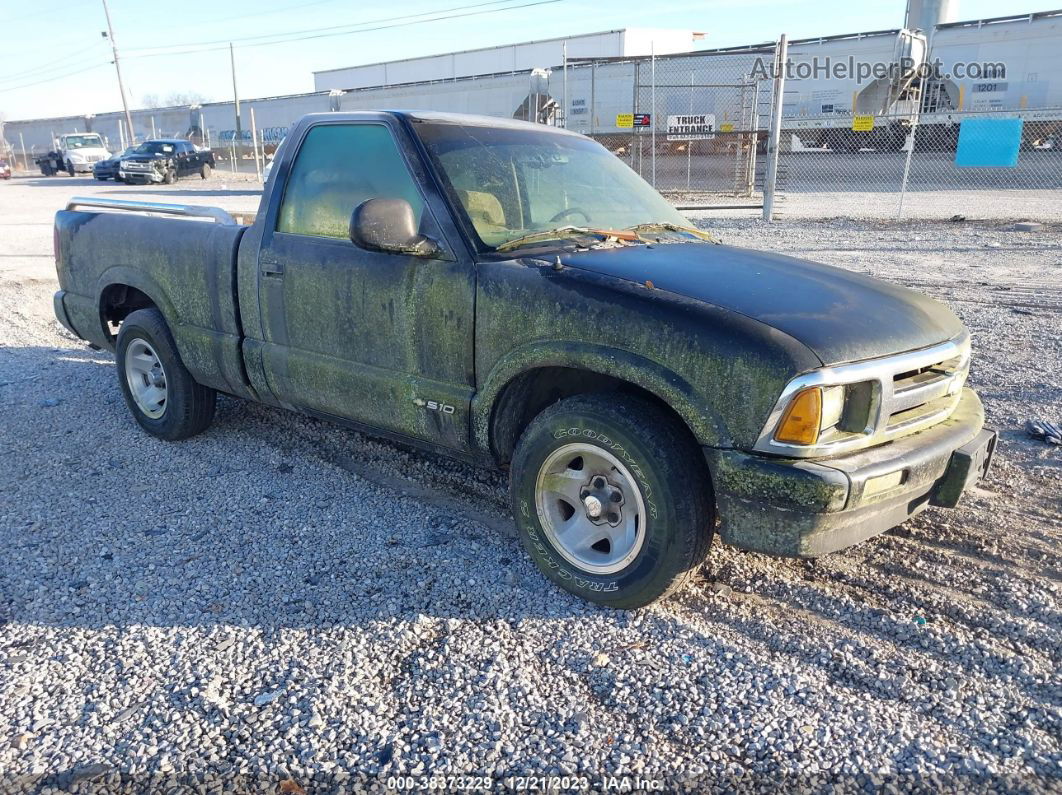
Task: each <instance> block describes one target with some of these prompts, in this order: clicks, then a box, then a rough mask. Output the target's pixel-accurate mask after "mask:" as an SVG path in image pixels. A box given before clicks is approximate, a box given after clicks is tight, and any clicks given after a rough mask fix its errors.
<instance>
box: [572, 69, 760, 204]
mask: <svg viewBox="0 0 1062 795" xmlns="http://www.w3.org/2000/svg"><path fill="white" fill-rule="evenodd" d="M758 56H762V57H767V58H770V57H772V51H771V50H748V51H742V52H740V53H705V54H690V55H681V56H668V57H666V58H665V57H661V58H654V57H650V58H639V59H630V60H623V61H620V60H617V59H606V60H583V61H580V62H577V63H574V64H572V65H570V66H569V67H568V69H567V75H566V76H565V77H564V79H563V83H564V86H563V89H562V91H563V92H565V93H567V96H568V98H567V104H566V107H567V109H568V118H567V119H566V120H565V121H564V123H565V125H566V126H567V127H568V129H572V130H575V131H577V132H581V133H583V134H585V135H589V136H590V137H592V138H595V139H597V140H598V141H600V142H601V143H602V144H603V145H604V146H606V147H607V148H608V149H609V150H610V151H612V152H613V153H614V154H615V155H616V156H617V157H620V158H621V159H623V160H624V161H625V162H627V163H628V164H629V165H630V166H631V168H632V169H634V170H635V171H636V172H638V174H640V175H641V176H642V177H643V178H644V179H645V180H646V181H647V182H649V183H650V184H652V185H653V186H654V187H655V188H656V189H657V190H659V191H660V192H661V193H663V194H664V195H665V196H667V197H668V198H670V199H672V200H673V201H675V202H676V203H677V204H679V205H682V206H705V207H724V206H740V207H747V208H750V209H755V208H757V207H758V206H759V205H758V204H757V202H758V201H759V194H760V191H761V190H762V186H763V162H762V159H761V158H760V154H761V152H762V145H761V144H762V141H763V140H764V131H765V130H766V127H765V125H766V121H767V117H768V115H769V113H770V86H771V84H770V81H769V80H764V79H756V78H753V77H751V76H750V75H751V74H752V73H753V71H754V70H753V63H754V60H755V58H756V57H758ZM556 78H557V75H556V74H554V75H553V76H552V79H551V90H552V91H553V92H554V96H556V92H557V88H558V86H557V79H556Z"/></svg>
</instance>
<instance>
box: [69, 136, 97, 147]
mask: <svg viewBox="0 0 1062 795" xmlns="http://www.w3.org/2000/svg"><path fill="white" fill-rule="evenodd" d="M63 146H64V147H65V148H67V149H88V148H90V147H91V148H93V149H102V148H103V140H102V139H101V138H100V137H99V136H98V135H66V136H63Z"/></svg>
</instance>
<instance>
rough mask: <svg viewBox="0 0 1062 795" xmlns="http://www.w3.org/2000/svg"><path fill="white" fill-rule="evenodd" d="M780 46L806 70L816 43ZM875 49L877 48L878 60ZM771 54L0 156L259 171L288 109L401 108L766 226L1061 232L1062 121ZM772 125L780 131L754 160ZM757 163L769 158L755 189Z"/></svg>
mask: <svg viewBox="0 0 1062 795" xmlns="http://www.w3.org/2000/svg"><path fill="white" fill-rule="evenodd" d="M875 36H876V37H877V39H880V42H879V45H880V46H878V49H879V50H881V52H880V53H879V56H880V57H884V58H886V59H888V58H891V57H893V56H892V55H891V53H892V50H891V47H892V38H891V34H890V35H888V36H886V35H885V34H873V35H872V36H868V37H862V38H860V39H859V41H860V42H864V43H865V42H867V41H870V42H871V43H873V41H872V40H874V41H876V40H877V39H875ZM882 42H883V43H882ZM793 44H794V51H795V52H796V53H797V55H796V57H797V58H798V59H800V58H803V59H804V60H805V61H806V60H807V59H808V58H809V57H811V55H812V54H813V53H814V52H817V49H816V48H818V47H819V46H820V42H818V41H814V40H807V41H804V42H794V43H793ZM827 44H829V45H830V46H832V47H833V48H834V50H833V51H835V52H848V49H849V48H852V47H856V46H857V43H853V42H851V41H849V40H847V39H845V40H843V41H839V42H833V43H829V42H828V43H827ZM886 45H887V50H888V52H885V50H882V49H881V48H882V47H885V46H886ZM868 46H869V45H868ZM781 48H782V43H781V41H780V42H779V44H778V45H777V46H775V45H767V46H764V45H757V46H753V47H747V48H738V49H733V50H722V51H707V52H695V53H683V54H668V55H664V56H656V57H652V56H650V57H644V56H640V57H620V58H577V57H569V58H567V62H566V63H565V64H564V65H563V66H561V67H553V68H552V69H549V68H543V69H536V70H532V71H531V73H530V74H529V73H527V72H513V73H507V74H497V75H482V76H475V77H468V78H462V79H460V80H452V81H451V80H448V81H429V82H426V83H423V82H422V83H411V84H405V85H399V86H379V87H371V88H365V89H358V90H352V91H347V92H340V91H336V92H332V93H314V94H306V95H291V96H285V97H271V98H267V99H255V100H248V101H246V102H243V103H241V105H242V107H241V111H242V112H241V117H242V129H241V130H237V129H234V127H235V126H236V125H235V123H234V118H235V113H234V108H233V106H232V103H225V102H219V103H206V104H204V105H203V106H202V107H199V106H194V107H181V108H168V109H155V110H142V111H134V112H133V113H132V116H133V127H134V129H133V131H132V134H131V135H130V134H129V133H128V131H127V132H126V133H125V134H124V135H123V133H122V124H123V123H124V121H123V118H124V117H123V115H122V114H119V113H107V114H101V115H99V116H95V117H93V116H84V117H66V118H62V119H41V120H33V121H26V122H8V123H7V125H6V129H5V137H6V140H7V143H8V145H9V146H8V148H9V149H11V150H13V151H10V152H9V153H8V157H12V156H16V157H17V160H18V162H19V163H20V165H21V166H22V167H23V168H24V169H25V170H31V168H32V160H33V157H34V155H36V154H38V153H41V152H45V151H47V150H48V146H49V144H46V143H40V142H41V141H51V140H52V139H54V137H55V135H56V134H57V133H60V132H69V131H71V130H77V129H91V130H93V131H98V132H100V133H101V134H102V135H103V136H104V137H105V139H107V140H109V141H110V143H111V148H112V149H120V148H121V147H122V146H124V145H125V144H126V143H127V142H128V140H129V139H130V138H131V139H133V140H142V139H144V138H146V137H150V136H154V135H164V134H165V135H180V136H187V137H189V138H190V139H191V140H193V141H194V142H195V143H197V144H199V145H206V146H210V147H211V148H212V149H213V150H214V152H215V157H216V159H217V163H218V166H219V168H220V169H223V170H226V171H248V172H251V173H260V172H261V170H262V168H264V166H265V163H266V162H267V158H268V157H269V155H270V153H271V152H272V151H273V150H274V149H275V147H276V146H277V145H278V144H279V142H280V141H281V140H282V139H283V137H284V136H285V135H286V134H287V131H288V129H290V125H292V124H293V123H294V122H295V120H297V119H298V118H299V117H300V116H302V115H303V114H304V113H307V112H313V111H327V110H333V111H335V110H340V111H348V110H360V109H375V108H381V107H414V108H424V109H431V110H442V111H456V112H469V113H485V114H488V115H495V116H500V117H507V118H521V119H528V120H532V121H537V122H539V123H543V124H553V125H563V126H565V127H567V128H568V129H569V130H573V131H575V132H579V133H583V134H585V135H588V136H590V137H592V138H595V139H597V140H598V141H600V142H601V143H602V144H603V145H604V146H606V147H607V148H608V149H609V150H610V151H612V152H613V153H614V154H616V156H617V157H620V158H621V159H622V160H624V161H625V162H626V163H628V164H629V165H630V166H631V168H632V169H634V170H635V171H636V172H638V173H639V174H640V175H641V176H642V177H644V178H645V179H646V180H647V181H648V182H650V183H651V184H652V185H653V186H654V187H656V189H657V190H659V191H660V192H661V193H663V194H664V195H665V196H667V197H668V198H669V199H671V200H672V201H673V202H675V203H676V204H677V205H678V206H680V207H685V208H705V209H710V210H711V209H715V210H718V209H723V208H744V209H748V210H750V211H754V210H757V209H759V208H761V207H764V206H766V207H767V210H765V214H767V212H768V211H769V212H771V213H773V214H774V215H778V216H783V217H784V216H789V217H816V218H818V217H845V216H847V217H865V218H897V217H916V218H951V217H953V216H957V215H962V216H967V217H969V218H1008V219H1010V218H1032V219H1038V220H1062V201H1059V199H1058V196H1059V190H1060V189H1062V108H1051V107H1040V106H1038V107H1024V106H1023V107H1016V108H1009V109H1004V108H994V109H978V104H977V103H981V100H976V101H975V100H971V102H972V103H975V104H972V105H969V106H968V108H967V109H966V110H961V111H953V110H947V111H946V112H939V110H940V108H941V107H943V106H944V105H946V104H947V103H946V102H945V99H946V98H945V96H944V93H942V92H941V91H939V90H938V91H936V93H934V90H933V86H932V85H926V86H918V85H911V86H907V85H905V86H902V87H901V89H902V90H900V91H898V92H896V96H895V97H893V99H892V100H890V103H889V105H888V106H889V108H891V109H892V111H891V112H889V113H878V114H877V115H869V116H868V115H852V114H853V109H854V108H856V104H857V103H856V94H859V93H862V89H871V88H874V86H872V85H871V86H867V85H864V84H861V83H857V82H855V81H853V80H847V81H845V80H832V79H822V78H816V79H813V80H811V81H802V80H801V79H782V77H781V76H780V75H779V73H778V71H770V72H765V71H764V68H763V67H764V64H765V63H766V64H767V65H770V64H772V63H774V62H775V60H776V59H777V58H778V55H779V52H780V50H781ZM882 53H885V54H882ZM569 55H571V54H570V53H569ZM991 85H992V86H993V87H995V86H997V85H998V84H991ZM860 86H862V89H861V88H860ZM890 88H891V86H890ZM938 88H939V86H938ZM976 88H977V87H976V86H975V87H974V89H976ZM974 89H971V91H973V90H974ZM779 90H781V94H780V95H779V96H780V97H781V99H780V101H778V102H776V101H775V97H776V94H777V92H778V91H779ZM982 93H983V92H982ZM849 94H851V96H852V99H851V102H850V103H849V101H848V100H847V99H846V98H845V97H847V96H848V95H849ZM971 96H973V94H971ZM993 96H994V95H993ZM957 107H959V108H962V107H963V105H962V102H961V101H959V103H958V105H957ZM898 108H902V109H903V112H896V109H898ZM252 110H253V111H254V113H255V114H256V119H255V121H254V122H252V119H251V113H252ZM820 111H821V114H822V115H819V116H816V115H814V114H818V113H820ZM856 112H857V113H859V111H856ZM775 123H777V124H779V125H780V133H779V135H778V139H777V142H776V143H775V144H774V145H773V148H770V147H769V140H770V133H769V131H771V130H774V129H775ZM90 124H91V125H92V126H91V127H90V126H88V125H90ZM252 129H253V131H254V143H255V144H257V145H252ZM23 133H25V136H26V137H25V139H23ZM27 143H28V144H29V145H28V146H27ZM769 151H770V152H771V153H773V152H774V151H777V154H778V166H777V170H776V174H775V179H774V180H773V181H770V182H769V177H768V171H769V169H768V164H769V161H770V158H771V155H770V154H768V152H769Z"/></svg>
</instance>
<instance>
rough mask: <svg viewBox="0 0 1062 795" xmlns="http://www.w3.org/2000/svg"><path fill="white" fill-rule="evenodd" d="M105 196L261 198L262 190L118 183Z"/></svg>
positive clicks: (177, 184) (179, 184)
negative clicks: (146, 185) (132, 194)
mask: <svg viewBox="0 0 1062 795" xmlns="http://www.w3.org/2000/svg"><path fill="white" fill-rule="evenodd" d="M103 193H105V194H107V195H112V194H115V195H117V194H122V193H125V194H129V193H136V194H139V195H143V196H169V197H171V198H177V197H181V196H197V197H198V196H205V197H211V196H213V197H222V196H261V195H262V189H261V188H260V187H259V188H257V189H251V190H239V189H236V188H204V189H197V188H186V187H182V186H181V183H180V182H177V183H176V184H175V185H173V186H172V187H169V188H154V187H152V188H148V187H145V186H143V185H124V184H122V183H119V184H118V186H117V187H116V189H114V190H107V191H103Z"/></svg>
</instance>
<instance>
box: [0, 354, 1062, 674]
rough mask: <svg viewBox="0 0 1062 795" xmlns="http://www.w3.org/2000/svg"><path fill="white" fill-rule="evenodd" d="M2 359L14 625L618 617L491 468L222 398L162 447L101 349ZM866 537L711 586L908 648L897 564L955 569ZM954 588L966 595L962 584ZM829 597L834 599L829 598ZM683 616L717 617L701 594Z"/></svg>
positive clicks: (719, 549)
mask: <svg viewBox="0 0 1062 795" xmlns="http://www.w3.org/2000/svg"><path fill="white" fill-rule="evenodd" d="M3 353H4V357H3V360H4V368H3V370H2V371H0V373H2V375H0V379H2V380H0V410H2V411H3V412H4V414H5V423H4V426H3V431H2V432H0V439H2V441H3V444H4V445H5V447H6V448H7V449H11V450H17V449H23V448H27V447H30V448H33V449H35V450H48V451H54V452H53V453H51V454H48V455H44V456H42V455H39V454H38V455H27V456H24V457H22V456H18V455H11V456H9V458H8V471H7V473H6V476H5V492H6V498H7V502H8V504H9V505H12V506H17V510H16V511H12V512H11V513H10V514H9V519H8V521H9V522H10V523H11V524H10V525H9V526H8V528H6V530H5V531H4V532H6V533H7V538H6V539H5V546H6V553H7V554H6V555H5V557H4V558H3V561H2V563H0V583H2V586H3V587H2V589H0V599H2V600H3V602H2V604H0V611H2V616H0V617H2V618H3V619H4V620H6V621H14V622H18V623H22V624H27V625H33V624H55V625H72V626H90V627H102V626H106V625H114V624H121V625H133V624H148V625H162V626H181V625H211V624H233V625H255V626H259V627H263V628H268V627H272V628H280V627H294V626H335V625H344V624H350V623H359V624H360V623H365V622H367V621H372V620H377V619H380V618H383V617H391V616H403V615H404V616H415V615H418V614H427V615H433V616H437V617H447V618H460V617H464V618H469V617H482V618H487V617H506V618H524V617H536V616H550V617H560V616H577V615H589V614H594V613H602V612H603V613H606V614H609V615H616V616H622V615H629V614H625V613H621V612H615V611H604V610H602V609H600V608H596V607H593V606H591V605H588V604H586V603H585V602H583V601H581V600H579V599H576V598H574V597H572V596H569V595H568V594H566V593H564V592H562V591H561V590H559V589H557V588H555V587H553V586H552V585H550V584H548V583H547V581H546V580H545V579H544V578H543V577H542V576H541V575H540V574H539V573H538V572H537V570H535V569H534V567H533V566H532V564H531V563H530V561H529V559H528V558H527V556H526V554H525V552H524V550H523V549H522V548H521V546H520V544H519V541H518V539H517V537H516V534H515V530H514V527H513V523H512V519H511V516H510V514H509V508H508V497H507V493H506V476H505V475H504V473H500V472H495V471H491V470H483V469H478V468H475V467H472V466H470V465H466V464H464V463H461V462H457V461H453V460H449V459H442V458H435V457H431V456H428V455H426V454H424V453H422V452H418V451H414V450H412V449H408V448H405V447H403V446H401V445H396V444H393V443H390V442H386V441H381V440H377V439H372V438H369V437H367V436H364V435H361V434H359V433H356V432H353V431H349V430H346V429H343V428H339V427H336V426H333V425H330V424H328V423H325V422H322V421H319V420H316V419H312V418H308V417H303V416H301V415H298V414H294V413H291V412H286V411H282V410H279V409H272V408H269V407H265V406H261V405H254V404H249V403H246V402H243V401H237V400H234V399H228V398H223V399H221V400H220V401H219V410H218V415H217V418H216V420H215V423H214V425H213V426H212V427H211V428H210V429H209V430H208V431H207V432H206V433H204V434H202V435H200V436H198V437H195V438H193V439H190V440H187V441H184V442H180V443H173V444H170V443H165V442H161V441H159V440H156V439H154V438H152V437H149V436H147V435H146V434H144V433H143V432H142V431H141V430H140V429H139V428H138V427H137V426H136V425H135V423H134V422H133V421H132V419H131V417H130V416H129V414H128V410H127V408H126V406H125V404H124V402H123V400H122V398H121V395H120V393H119V390H118V388H117V385H116V383H115V379H116V374H115V369H114V365H113V360H112V357H111V355H110V354H109V353H106V352H95V351H91V350H89V349H87V348H85V347H83V346H77V347H58V348H46V347H36V348H32V347H31V348H6V349H4V351H3ZM869 543H870V544H871V545H874V547H873V549H871V548H870V547H867V548H866V549H865V550H863V548H860V549H861V550H862V551H858V552H856V551H853V552H852V553H850V554H849V555H848V556H846V557H838V558H837V559H836V565H834V564H830V563H827V564H825V565H826V569H825V570H826V571H828V572H829V575H828V576H825V577H821V576H819V575H816V576H817V577H819V579H821V580H822V581H821V582H809V581H807V580H806V578H800V584H799V586H797V587H796V588H793V587H792V586H786V587H785V588H783V581H784V580H785V579H786V577H789V578H790V579H792V576H791V575H792V572H794V571H798V570H799V567H800V566H802V565H803V564H799V563H793V562H787V561H776V560H772V559H769V558H766V557H762V556H758V555H751V554H745V553H740V552H738V551H736V550H733V549H730V548H727V547H725V546H723V545H721V544H717V545H716V546H715V547H714V548H713V551H712V554H711V556H710V558H709V562H708V564H707V566H706V572H709V573H711V574H712V575H713V576H716V577H720V578H722V579H724V580H726V579H727V578H730V577H734V576H736V575H735V574H734V572H735V571H738V570H740V568H741V567H742V566H748V565H749V562H750V561H751V562H752V565H754V566H755V567H756V568H757V569H760V570H762V573H763V577H764V582H765V583H767V586H766V587H769V588H775V587H777V588H778V589H781V590H779V593H780V594H781V593H783V592H784V594H785V595H784V596H778V597H775V599H776V600H778V601H781V602H789V603H793V604H794V606H796V605H799V604H803V605H805V608H804V610H805V613H806V615H807V616H809V619H808V620H817V619H813V618H810V617H811V616H812V615H813V614H817V615H818V616H819V617H820V618H822V619H824V620H827V621H830V622H833V621H841V622H842V623H843V624H844V627H845V631H852V632H856V633H857V634H859V635H863V636H866V635H867V633H868V632H869V633H870V634H871V635H876V636H879V637H882V639H887V640H888V641H889V643H900V644H901V645H902V643H905V642H907V639H909V633H900V634H891V635H889V636H888V637H887V638H885V637H883V636H881V631H880V630H879V629H878V628H877V627H876V625H875V621H874V614H875V611H877V610H883V609H884V610H897V611H898V610H902V611H906V612H918V613H923V614H926V615H932V614H934V613H940V612H941V610H942V607H941V605H942V602H941V598H940V594H939V593H937V592H936V591H937V590H939V589H940V588H941V587H943V586H945V585H946V584H947V580H946V579H942V576H941V575H936V576H932V577H931V576H928V575H923V579H924V588H922V589H919V588H917V587H916V588H914V589H912V587H911V584H912V583H913V584H915V586H917V585H918V583H919V582H922V581H920V580H918V573H917V572H915V571H913V570H911V569H910V567H908V566H906V565H905V564H903V563H902V562H901V559H902V560H917V559H930V560H934V561H939V560H940V559H948V556H947V555H946V554H945V553H944V552H943V551H942V550H941V549H939V545H935V543H934V540H933V539H932V538H927V539H926V541H925V543H924V544H923V543H922V542H921V541H919V540H918V539H917V538H902V539H901V538H884V539H879V540H877V541H872V542H869ZM882 545H886V546H888V545H893V546H895V545H901V546H902V547H903V550H902V551H901V552H897V553H896V554H898V555H899V557H898V558H896V557H895V556H894V559H893V560H890V561H889V565H888V566H884V565H883V564H881V563H880V562H875V563H873V564H871V565H870V567H869V568H868V566H867V565H863V566H862V568H861V569H859V570H858V571H855V573H852V572H849V571H847V569H846V567H847V566H849V564H851V565H852V566H855V565H857V564H859V562H860V561H861V560H863V558H865V557H866V556H867V555H870V554H871V553H872V552H873V554H875V555H880V554H881V549H882ZM832 560H834V559H833V558H829V559H827V561H832ZM735 567H737V568H735ZM875 567H877V568H879V569H880V570H881V572H882V575H886V576H893V577H897V578H899V577H904V578H905V581H906V587H904V588H896V589H893V588H891V587H890V588H886V589H882V587H881V585H880V582H879V579H880V577H875V578H873V579H869V578H868V577H869V575H870V573H871V572H872V570H873V568H875ZM982 567H983V568H984V569H985V570H984V572H981V575H982V576H983V577H984V578H985V579H986V581H988V580H991V581H997V580H1000V579H1004V578H1006V577H1007V576H1008V574H1012V573H1013V572H1014V568H1013V567H1012V566H1008V565H1006V561H1005V560H1004V559H1002V558H997V559H995V560H992V561H990V562H989V561H985V562H984V563H983V564H982ZM775 580H777V581H778V582H777V583H775ZM955 588H958V589H959V590H958V591H955V593H959V595H960V596H961V595H962V594H963V593H969V589H968V583H966V584H961V585H957V586H955V585H953V586H952V590H953V591H954V589H955ZM837 589H840V590H841V593H842V595H843V598H842V596H836V595H832V594H833V592H834V591H836V590H837ZM934 589H936V590H934ZM986 599H987V600H991V599H992V597H990V596H988V597H986V596H982V600H986ZM681 602H682V603H683V604H684V605H685V607H686V608H687V609H692V610H695V611H707V612H709V613H717V612H718V609H717V607H713V605H715V604H716V600H714V599H713V597H712V595H711V593H710V592H709V591H708V589H706V588H703V587H695V588H692V589H691V590H690V592H689V593H688V594H685V595H684V596H683V597H682V599H681ZM850 603H855V604H857V605H860V606H858V607H855V608H853V607H851V606H850ZM943 604H944V605H945V607H944V612H943V617H944V618H945V619H947V620H949V621H954V622H956V623H957V624H958V625H960V626H964V627H965V628H966V629H967V630H968V631H973V632H974V633H978V634H979V633H984V632H985V631H988V632H992V631H993V630H994V629H997V628H998V626H997V625H998V621H999V620H1002V617H1003V616H1005V614H1006V612H1007V611H1006V605H1005V604H1000V603H999V602H998V599H996V600H994V601H993V602H992V604H991V605H990V606H991V607H993V608H994V610H993V615H991V616H990V617H986V616H984V615H981V614H979V613H978V611H982V612H983V610H984V605H983V604H982V603H981V602H975V601H973V600H971V602H970V605H969V607H970V609H969V610H967V609H965V608H964V609H955V608H952V607H951V606H950V605H949V604H947V603H943ZM846 605H848V606H846ZM74 607H76V608H77V610H76V611H73V610H72V608H74ZM668 610H669V608H667V607H666V606H664V607H661V608H652V609H651V611H648V612H653V611H660V615H661V616H663V615H664V614H666V613H667V612H668ZM853 611H854V612H853ZM840 616H847V618H843V619H842V618H839V617H840ZM1019 618H1020V617H1018V616H1012V617H1011V618H1010V619H1009V620H1018V619H1019ZM1025 618H1027V619H1028V622H1027V623H1028V626H1027V628H1026V631H1025V632H1024V633H1023V636H1025V637H1026V638H1027V640H1028V641H1029V642H1030V644H1032V645H1041V646H1042V645H1043V643H1044V642H1046V641H1048V638H1045V637H1044V633H1045V632H1046V633H1048V634H1051V633H1056V632H1057V631H1058V630H1059V628H1060V619H1059V616H1058V614H1057V612H1056V611H1052V610H1046V609H1040V608H1037V609H1034V610H1031V611H1030V612H1029V614H1028V616H1026V617H1025ZM1022 620H1024V619H1022ZM726 623H727V625H728V626H730V627H732V628H737V629H740V630H741V631H743V632H744V633H746V634H748V635H749V636H750V637H753V638H755V639H756V640H757V641H764V640H766V638H767V637H768V635H769V634H770V633H771V632H773V631H774V630H772V629H771V623H770V622H769V621H768V622H764V621H763V619H762V618H761V617H760V616H754V617H746V618H745V619H743V620H736V618H735V617H734V616H729V617H727V619H726ZM1048 645H1050V644H1049V643H1048ZM929 653H931V654H932V651H930V652H929ZM941 653H942V654H943V652H941ZM809 654H810V652H809ZM996 664H1002V662H1001V661H997V662H996Z"/></svg>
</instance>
